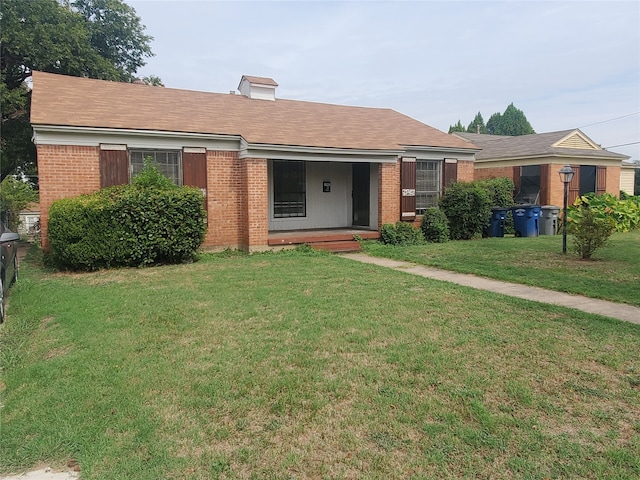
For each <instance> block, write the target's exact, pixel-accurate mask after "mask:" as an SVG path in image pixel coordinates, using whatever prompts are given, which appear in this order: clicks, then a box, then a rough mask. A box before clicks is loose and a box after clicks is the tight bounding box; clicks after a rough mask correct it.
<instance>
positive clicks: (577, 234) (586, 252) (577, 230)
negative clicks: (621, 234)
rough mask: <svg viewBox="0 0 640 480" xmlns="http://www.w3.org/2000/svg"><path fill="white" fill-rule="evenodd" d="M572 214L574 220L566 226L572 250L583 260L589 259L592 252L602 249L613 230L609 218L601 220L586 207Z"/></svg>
mask: <svg viewBox="0 0 640 480" xmlns="http://www.w3.org/2000/svg"><path fill="white" fill-rule="evenodd" d="M576 210H577V211H576V212H574V214H575V216H574V219H573V220H572V222H571V223H570V224H567V232H568V233H571V234H573V236H574V237H573V250H574V252H575V253H576V254H577V255H578V256H580V257H581V258H583V259H589V258H591V256H592V255H593V254H594V252H595V251H596V250H597V249H599V248H601V247H604V246H605V245H606V244H607V241H608V240H609V237H611V234H612V233H613V231H614V230H615V226H614V223H613V221H612V220H611V219H609V218H601V217H599V216H598V214H597V212H596V211H595V210H593V209H591V208H589V207H588V206H584V205H583V206H580V207H578V208H577V209H576Z"/></svg>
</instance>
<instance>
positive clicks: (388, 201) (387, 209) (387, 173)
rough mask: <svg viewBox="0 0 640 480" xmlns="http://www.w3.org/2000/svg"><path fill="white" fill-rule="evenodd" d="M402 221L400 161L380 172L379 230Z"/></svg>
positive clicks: (387, 165) (384, 167)
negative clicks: (383, 226) (388, 224)
mask: <svg viewBox="0 0 640 480" xmlns="http://www.w3.org/2000/svg"><path fill="white" fill-rule="evenodd" d="M398 220H400V160H398V161H397V162H396V163H381V164H380V169H379V170H378V229H380V227H382V225H384V224H385V223H396V222H397V221H398Z"/></svg>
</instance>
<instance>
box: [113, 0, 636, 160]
mask: <svg viewBox="0 0 640 480" xmlns="http://www.w3.org/2000/svg"><path fill="white" fill-rule="evenodd" d="M125 2H126V3H127V4H129V5H131V6H132V7H133V8H135V10H136V12H137V14H138V15H139V16H140V18H141V20H142V23H143V24H144V25H146V27H147V33H148V34H150V35H152V36H153V37H154V40H153V42H152V44H151V46H152V49H153V52H154V53H155V57H153V58H151V59H149V60H148V63H147V65H146V66H145V67H143V68H142V69H141V70H139V72H138V74H139V75H140V76H147V75H150V74H153V75H157V76H159V77H160V78H161V79H162V81H163V82H164V84H165V85H166V86H167V87H170V88H182V89H189V90H201V91H210V92H218V93H228V92H229V91H230V90H234V89H236V88H237V86H238V83H239V82H240V78H241V76H242V75H255V76H261V77H271V78H273V79H274V80H275V81H276V82H278V84H279V87H278V89H277V91H276V97H278V98H288V99H295V100H306V101H312V102H324V103H337V104H344V105H358V106H370V107H384V108H392V109H394V110H397V111H399V112H401V113H404V114H406V115H409V116H411V117H413V118H416V119H418V120H420V121H422V122H424V123H426V124H428V125H431V126H433V127H436V128H438V129H440V130H443V131H445V132H446V131H448V129H449V126H450V125H452V124H455V123H456V122H457V121H458V120H461V121H462V123H463V125H465V126H466V125H468V124H469V123H470V122H471V121H472V120H473V118H474V117H475V115H476V113H478V112H481V113H482V115H483V117H484V120H485V122H487V121H488V120H489V117H490V116H491V115H492V114H493V113H495V112H500V113H502V112H504V110H505V109H506V107H507V106H508V105H509V104H510V103H512V102H513V103H514V105H515V106H516V107H517V108H519V109H520V110H522V111H523V112H524V113H525V115H526V117H527V119H528V120H529V122H530V123H531V125H532V126H533V128H534V130H535V131H536V132H538V133H542V132H551V131H557V130H565V129H572V128H580V129H581V130H582V131H583V132H584V133H586V134H587V135H588V136H589V137H590V138H591V139H592V140H594V141H595V142H596V143H599V144H600V145H602V146H603V147H605V148H608V149H609V150H611V151H614V152H618V153H623V154H625V155H629V156H631V157H632V159H640V143H639V142H640V28H639V25H640V2H638V1H624V2H613V1H602V2H594V1H567V2H542V1H525V2H507V1H503V2H489V1H472V2H461V1H449V2H436V1H407V2H399V1H385V2H371V1H355V2H339V1H323V2H307V1H286V2H272V1H261V2H248V1H229V2H222V1H211V0H208V1H207V0H200V1H185V0H182V1H177V0H174V1H171V0H125ZM620 117H622V118H620ZM594 124H595V125H594ZM622 144H632V145H627V146H620V147H617V145H622ZM614 146H616V147H614Z"/></svg>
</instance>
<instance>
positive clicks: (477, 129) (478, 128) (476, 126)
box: [467, 112, 488, 133]
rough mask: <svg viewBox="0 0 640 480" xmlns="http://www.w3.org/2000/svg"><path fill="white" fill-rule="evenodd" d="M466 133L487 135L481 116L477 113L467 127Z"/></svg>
mask: <svg viewBox="0 0 640 480" xmlns="http://www.w3.org/2000/svg"><path fill="white" fill-rule="evenodd" d="M467 132H469V133H488V131H487V127H486V125H485V124H484V119H483V118H482V114H481V113H480V112H478V114H477V115H476V117H475V118H474V119H473V121H472V122H471V123H470V124H469V126H468V127H467Z"/></svg>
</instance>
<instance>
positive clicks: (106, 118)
mask: <svg viewBox="0 0 640 480" xmlns="http://www.w3.org/2000/svg"><path fill="white" fill-rule="evenodd" d="M31 123H32V124H34V125H62V126H75V127H104V128H113V129H135V130H153V131H168V132H169V131H170V132H189V133H204V134H222V135H241V136H242V137H243V138H244V139H245V140H246V141H247V142H249V143H253V144H272V145H293V146H309V147H328V148H345V149H372V150H398V149H399V148H402V146H405V145H411V146H432V147H446V148H459V149H475V148H476V147H475V146H474V145H472V144H471V143H469V142H468V141H466V140H464V139H461V138H457V137H455V136H453V135H448V134H446V133H444V132H442V131H440V130H437V129H435V128H433V127H430V126H428V125H425V124H423V123H421V122H419V121H417V120H414V119H413V118H410V117H408V116H406V115H403V114H401V113H398V112H396V111H394V110H390V109H383V108H364V107H350V106H342V105H330V104H324V103H312V102H302V101H294V100H283V99H278V100H276V101H265V100H257V99H253V100H252V99H249V98H247V97H245V96H242V95H230V94H220V93H207V92H196V91H189V90H177V89H171V88H163V87H153V86H148V85H134V84H130V83H119V82H108V81H103V80H94V79H86V78H78V77H69V76H64V75H56V74H50V73H42V72H34V73H33V96H32V107H31Z"/></svg>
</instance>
